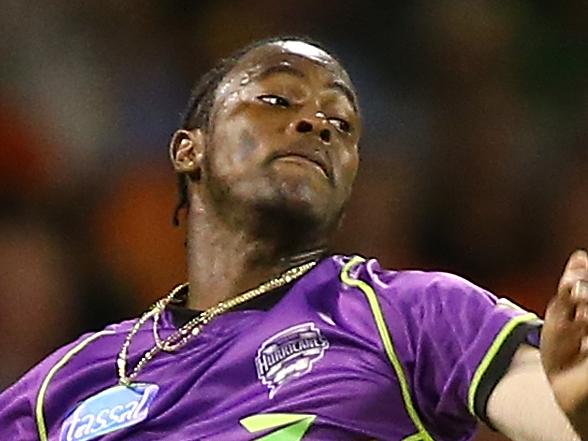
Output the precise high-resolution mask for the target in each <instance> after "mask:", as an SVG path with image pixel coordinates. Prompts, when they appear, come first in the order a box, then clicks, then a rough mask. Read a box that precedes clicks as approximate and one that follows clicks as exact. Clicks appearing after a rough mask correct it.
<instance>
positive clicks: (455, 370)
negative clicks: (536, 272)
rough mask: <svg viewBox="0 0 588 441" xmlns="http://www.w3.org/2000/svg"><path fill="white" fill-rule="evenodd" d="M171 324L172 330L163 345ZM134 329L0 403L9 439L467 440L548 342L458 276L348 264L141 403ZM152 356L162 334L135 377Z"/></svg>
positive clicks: (213, 340)
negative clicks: (523, 358)
mask: <svg viewBox="0 0 588 441" xmlns="http://www.w3.org/2000/svg"><path fill="white" fill-rule="evenodd" d="M272 295H273V294H272V293H269V294H266V296H267V297H271V296H272ZM173 314H174V313H173V312H171V311H166V312H165V313H164V315H163V316H162V322H161V332H162V334H163V335H164V336H165V335H169V334H170V333H171V332H173V331H174V330H175V329H176V324H175V322H174V319H175V320H177V317H175V316H174V315H173ZM133 323H134V321H127V322H123V323H120V324H116V325H111V326H108V327H107V328H105V329H104V330H103V331H100V332H97V333H92V334H86V335H84V336H82V337H81V338H79V339H78V340H77V341H75V342H73V343H71V344H69V345H67V346H65V347H63V348H61V349H59V350H58V351H56V352H55V353H54V354H52V355H51V356H49V357H48V358H46V359H45V360H44V361H43V362H41V363H40V364H39V365H37V366H36V367H35V368H33V369H32V370H31V371H30V372H29V373H28V374H26V375H25V376H24V377H23V378H22V379H21V380H20V381H19V382H18V383H16V384H15V385H14V386H12V387H11V388H9V389H8V390H6V391H5V392H4V393H3V394H2V395H0V439H2V440H10V439H12V440H18V441H28V440H41V441H45V440H51V441H86V440H93V439H99V440H101V441H115V440H117V441H119V440H125V441H133V440H141V441H149V440H178V441H179V440H181V441H195V440H235V441H241V440H243V441H245V440H264V441H298V440H304V441H311V440H321V441H327V440H337V441H342V440H390V441H401V440H404V441H409V440H410V441H421V440H422V441H430V440H439V441H443V440H469V439H471V438H472V437H473V434H474V431H475V427H476V424H477V421H478V420H479V419H482V420H484V419H485V407H486V400H487V398H488V396H489V394H490V392H491V390H492V388H493V386H494V385H495V384H496V383H497V381H498V380H499V379H500V377H501V375H502V374H503V373H504V371H505V370H506V368H507V367H508V363H509V361H510V358H511V357H512V354H513V353H514V351H515V350H516V348H517V346H518V345H519V344H520V343H523V342H527V343H530V344H534V345H536V344H537V342H538V332H537V330H538V328H539V326H540V321H539V320H538V319H537V317H536V316H535V315H534V314H532V313H528V312H526V311H524V310H522V309H520V308H518V307H516V306H515V305H513V304H512V303H510V302H508V301H505V300H499V299H497V298H496V297H495V296H493V295H492V294H490V293H488V292H487V291H485V290H483V289H481V288H479V287H477V286H475V285H473V284H471V283H469V282H467V281H465V280H463V279H461V278H459V277H457V276H454V275H451V274H446V273H434V272H420V271H389V270H383V269H381V268H380V266H379V264H378V262H377V261H376V260H369V261H365V260H363V259H361V258H359V257H354V258H349V257H343V256H333V257H330V258H325V259H324V260H322V261H321V262H320V263H319V264H318V265H317V266H316V267H315V268H314V269H312V270H311V271H310V272H309V273H307V274H306V275H305V276H303V277H302V278H301V279H299V280H298V281H296V282H295V283H293V284H292V285H291V286H289V287H288V288H287V289H286V291H285V293H284V294H282V297H281V298H280V299H279V301H277V303H275V304H274V305H273V306H271V308H269V309H267V310H261V309H254V308H244V309H241V310H236V311H230V312H226V313H224V314H222V315H220V316H218V317H217V318H215V319H214V320H213V321H212V322H211V323H210V324H208V325H206V326H205V327H204V328H203V330H202V332H201V333H200V334H199V335H198V336H197V337H194V338H193V339H192V340H191V341H190V342H189V343H188V344H187V345H186V346H184V347H183V348H181V349H179V350H178V351H176V352H173V353H165V352H162V353H160V354H158V355H157V356H156V357H155V358H154V359H153V360H152V361H151V362H149V363H148V364H147V365H146V366H145V368H144V369H143V370H142V371H141V372H140V374H139V375H138V377H137V378H136V383H135V384H134V386H133V387H130V388H129V387H125V386H117V382H118V378H117V371H116V358H117V354H118V352H119V350H120V347H121V345H122V344H123V341H124V339H125V337H126V335H127V333H128V332H129V330H130V327H131V326H132V325H133ZM153 344H154V341H153V335H152V329H151V322H150V321H148V322H147V324H146V326H144V327H143V328H142V329H141V330H140V331H139V333H138V334H137V336H136V337H135V339H134V340H133V344H132V345H131V348H130V352H129V363H130V366H134V365H135V364H136V363H137V362H138V361H139V359H140V358H141V357H142V355H143V353H144V352H145V351H147V350H148V349H150V348H151V347H152V346H153Z"/></svg>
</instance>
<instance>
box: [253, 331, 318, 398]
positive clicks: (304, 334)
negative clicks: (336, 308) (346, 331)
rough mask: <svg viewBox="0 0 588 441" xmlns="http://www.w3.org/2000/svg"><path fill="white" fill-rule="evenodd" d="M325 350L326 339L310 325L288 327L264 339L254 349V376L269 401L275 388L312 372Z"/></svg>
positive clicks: (274, 392)
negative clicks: (255, 354) (255, 351)
mask: <svg viewBox="0 0 588 441" xmlns="http://www.w3.org/2000/svg"><path fill="white" fill-rule="evenodd" d="M328 347H329V342H328V340H327V339H326V338H325V337H323V336H322V335H321V332H320V329H318V328H317V327H316V325H315V324H314V323H312V322H309V323H304V324H301V325H296V326H292V327H290V328H288V329H285V330H284V331H281V332H279V333H277V334H275V335H273V336H271V337H270V338H268V339H267V340H265V341H264V342H263V343H262V344H261V347H260V348H259V349H258V350H257V356H256V357H255V367H256V369H257V377H258V378H259V379H260V380H261V382H262V383H263V384H265V385H266V386H267V387H268V388H269V397H270V398H273V397H274V395H275V394H276V392H277V391H278V388H279V387H280V386H282V385H283V384H284V383H286V382H287V381H289V380H291V379H293V378H298V377H300V376H302V375H304V374H306V373H308V372H310V370H311V369H312V366H313V364H314V363H316V362H317V361H318V360H320V359H321V358H322V357H323V355H324V353H325V350H326V349H327V348H328Z"/></svg>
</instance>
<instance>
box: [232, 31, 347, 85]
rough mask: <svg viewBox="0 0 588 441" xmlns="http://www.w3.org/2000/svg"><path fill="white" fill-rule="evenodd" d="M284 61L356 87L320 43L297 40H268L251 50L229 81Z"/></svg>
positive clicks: (243, 57)
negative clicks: (322, 72) (321, 72)
mask: <svg viewBox="0 0 588 441" xmlns="http://www.w3.org/2000/svg"><path fill="white" fill-rule="evenodd" d="M280 64H291V65H297V66H299V67H307V68H311V67H312V68H316V69H318V70H320V71H324V73H325V74H328V75H329V76H332V77H333V78H334V79H338V80H341V81H343V82H345V83H347V84H348V85H349V86H350V87H352V84H351V80H350V78H349V76H348V75H347V72H345V70H344V69H343V67H342V66H341V65H340V64H339V62H337V60H335V59H334V58H333V57H332V56H331V55H329V54H328V53H327V52H325V51H324V50H322V49H320V48H318V47H316V46H313V45H311V44H308V43H305V42H302V41H295V40H287V41H278V42H274V43H268V44H264V45H262V46H259V47H256V48H253V49H251V50H250V51H249V52H247V53H246V54H245V55H243V56H242V57H241V59H240V60H239V61H238V62H237V64H236V65H235V67H233V69H231V71H230V72H229V74H228V75H227V77H226V81H227V82H229V81H231V80H234V79H236V77H239V78H241V77H243V76H245V75H249V76H251V77H253V76H255V75H256V74H257V73H260V72H262V71H263V70H265V69H267V68H268V67H271V66H276V65H280Z"/></svg>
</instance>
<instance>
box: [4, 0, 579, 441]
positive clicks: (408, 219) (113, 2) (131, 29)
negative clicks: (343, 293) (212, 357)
mask: <svg viewBox="0 0 588 441" xmlns="http://www.w3.org/2000/svg"><path fill="white" fill-rule="evenodd" d="M377 5H380V3H379V2H378V3H376V2H369V1H365V0H364V1H343V0H341V1H337V2H332V1H328V0H324V1H320V2H318V1H316V0H296V1H292V0H280V1H275V0H247V1H246V2H236V1H226V0H215V1H194V0H192V1H188V0H173V1H172V0H167V1H156V0H142V1H137V0H125V1H120V0H102V1H79V2H72V1H66V0H31V1H28V2H23V1H20V0H0V7H1V9H0V207H1V208H0V305H2V306H1V307H0V352H1V353H2V363H1V364H0V389H2V388H3V387H6V386H7V385H8V384H10V383H11V382H13V381H14V380H15V379H16V378H17V377H18V376H19V375H21V374H22V373H23V372H24V371H25V370H26V369H28V368H29V367H31V366H32V365H33V364H34V363H35V362H37V361H38V360H39V359H40V358H42V357H43V356H45V355H46V354H47V353H49V352H50V351H52V350H53V349H55V348H56V347H57V346H59V345H61V344H63V343H65V342H66V341H68V340H70V339H73V338H75V336H77V335H78V334H79V333H81V332H83V331H85V330H89V329H98V328H100V327H102V326H103V325H104V324H105V323H108V322H111V321H118V320H120V319H121V318H123V317H130V316H134V315H137V314H138V313H140V312H141V311H142V310H143V309H144V308H146V307H147V306H148V304H149V303H150V302H152V301H153V300H154V299H156V298H159V297H161V296H163V295H164V294H165V293H167V292H168V291H169V289H170V288H171V287H172V286H174V285H175V284H177V283H178V282H181V281H183V280H184V274H185V263H184V252H183V235H184V232H183V231H182V229H181V228H180V229H176V228H173V227H172V224H171V217H172V211H173V209H174V206H175V203H176V190H175V177H174V175H173V172H172V170H171V166H170V165H169V164H168V160H167V143H168V140H169V138H170V135H171V134H172V133H173V131H174V130H175V128H176V127H177V125H178V121H179V115H180V113H181V112H182V111H183V107H184V104H185V102H186V101H187V99H188V96H189V92H190V88H191V86H192V84H193V82H194V81H195V80H196V79H197V78H198V76H199V75H201V74H202V73H204V72H205V71H206V70H208V69H209V68H210V67H211V66H212V65H213V64H214V63H215V62H216V61H217V60H218V59H219V58H221V57H224V56H227V55H229V54H230V53H231V52H233V51H234V50H236V49H238V48H239V47H241V46H243V45H245V44H247V43H249V42H250V41H252V40H255V39H258V38H262V37H267V36H271V35H276V34H278V35H280V34H303V35H309V36H311V37H312V38H315V39H318V40H319V41H322V42H323V43H324V45H326V47H328V48H330V49H332V51H333V52H334V53H335V54H337V55H338V56H339V57H340V58H341V59H342V60H343V62H344V64H345V65H346V67H347V68H348V70H349V72H350V73H351V76H352V78H353V79H354V81H355V83H356V86H357V88H358V90H359V94H360V101H361V103H362V107H363V114H364V118H365V135H364V137H363V141H362V143H361V155H362V166H361V167H362V169H361V172H360V175H359V177H358V181H357V185H356V190H355V194H354V198H353V201H352V204H351V206H350V209H349V211H348V213H347V216H346V221H345V225H344V227H343V229H342V230H341V232H340V234H339V235H338V238H337V241H336V244H335V247H334V249H335V250H337V251H342V252H356V253H362V254H364V255H366V256H378V257H379V258H380V260H381V261H382V262H383V263H384V264H385V265H386V266H388V267H391V268H414V267H420V268H430V269H442V270H448V271H453V272H456V273H458V274H460V275H464V276H466V277H467V278H469V279H471V280H474V281H475V282H476V283H478V284H480V285H482V286H484V287H487V288H490V289H492V290H493V291H494V292H496V293H498V294H499V295H507V296H510V297H511V298H513V299H514V300H515V301H517V302H518V303H520V304H523V305H525V306H526V307H528V308H529V309H531V310H533V311H535V312H538V313H542V311H543V309H544V307H545V305H546V303H547V301H548V299H549V297H550V296H551V295H552V294H553V292H554V289H555V286H556V283H557V280H558V278H559V275H560V272H561V270H562V267H563V264H564V262H565V259H566V257H567V255H568V254H569V253H570V251H571V250H573V249H574V248H576V247H586V246H588V228H587V226H588V149H587V142H588V5H587V3H586V2H585V1H582V0H571V1H568V2H547V1H537V0H535V1H531V0H527V1H518V2H487V1H479V0H456V1H445V2H430V1H425V0H421V1H412V2H388V4H387V6H385V7H383V6H377ZM376 6H377V7H376ZM503 439H504V438H501V437H500V436H498V435H495V434H491V433H490V432H488V431H482V433H481V434H480V436H479V438H478V440H479V441H490V440H503Z"/></svg>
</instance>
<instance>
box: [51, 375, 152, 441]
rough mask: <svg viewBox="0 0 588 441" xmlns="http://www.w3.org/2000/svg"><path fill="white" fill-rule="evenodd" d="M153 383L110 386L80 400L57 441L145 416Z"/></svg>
mask: <svg viewBox="0 0 588 441" xmlns="http://www.w3.org/2000/svg"><path fill="white" fill-rule="evenodd" d="M158 391H159V386H157V385H156V384H146V383H138V384H133V385H132V386H130V387H127V386H114V387H111V388H108V389H106V390H103V391H102V392H100V393H98V394H96V395H94V396H92V397H90V398H88V399H87V400H85V401H83V402H82V403H81V404H80V405H79V406H78V407H76V409H75V410H74V411H73V413H72V414H71V415H70V416H69V417H67V418H66V420H65V421H64V423H63V425H62V426H61V435H60V436H59V440H60V441H88V440H91V439H95V438H97V437H99V436H102V435H104V434H106V433H110V432H114V431H116V430H120V429H123V428H125V427H129V426H133V425H135V424H137V423H140V422H141V421H143V420H145V418H147V414H148V413H149V407H150V406H151V403H152V401H153V399H154V398H155V395H157V392H158Z"/></svg>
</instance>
